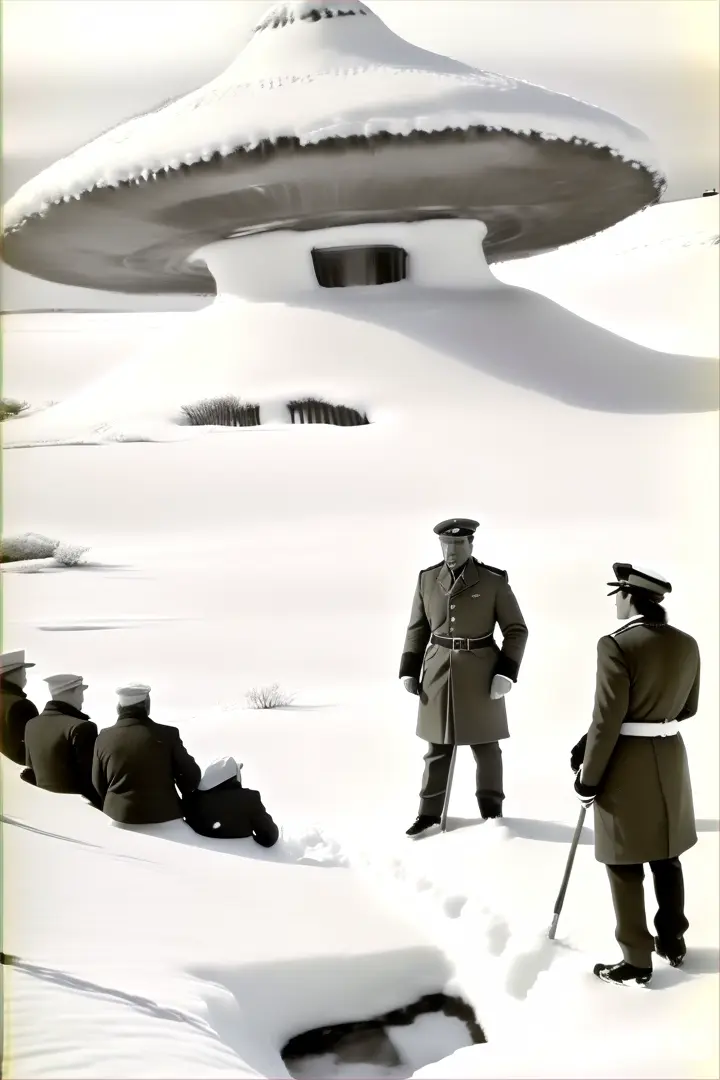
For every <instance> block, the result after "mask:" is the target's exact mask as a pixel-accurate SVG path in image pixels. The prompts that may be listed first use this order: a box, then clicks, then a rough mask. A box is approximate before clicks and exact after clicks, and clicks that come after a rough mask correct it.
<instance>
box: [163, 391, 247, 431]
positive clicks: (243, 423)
mask: <svg viewBox="0 0 720 1080" xmlns="http://www.w3.org/2000/svg"><path fill="white" fill-rule="evenodd" d="M181 412H182V414H183V416H185V417H186V419H187V421H188V423H189V424H192V425H194V426H196V427H200V426H209V425H214V426H218V427H257V426H258V425H259V423H260V406H259V405H248V404H247V403H246V402H243V401H241V400H240V398H238V397H233V396H232V395H228V396H227V397H217V398H206V399H204V400H203V401H196V402H195V404H194V405H183V406H182V409H181Z"/></svg>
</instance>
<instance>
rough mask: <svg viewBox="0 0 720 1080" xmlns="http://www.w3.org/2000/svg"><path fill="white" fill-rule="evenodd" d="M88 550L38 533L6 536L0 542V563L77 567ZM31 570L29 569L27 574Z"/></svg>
mask: <svg viewBox="0 0 720 1080" xmlns="http://www.w3.org/2000/svg"><path fill="white" fill-rule="evenodd" d="M88 550H89V549H88V548H86V547H81V546H80V545H79V544H65V543H62V542H61V541H60V540H51V539H50V537H49V536H40V534H39V533H24V534H23V535H22V536H8V537H6V538H5V539H4V540H2V541H1V542H0V562H2V563H21V562H31V561H35V562H41V561H45V562H47V561H48V560H52V561H53V562H54V563H55V565H57V566H77V565H78V564H79V563H80V561H81V560H82V557H83V555H84V554H85V553H86V552H87V551H88ZM30 569H31V568H29V570H28V572H29V571H30Z"/></svg>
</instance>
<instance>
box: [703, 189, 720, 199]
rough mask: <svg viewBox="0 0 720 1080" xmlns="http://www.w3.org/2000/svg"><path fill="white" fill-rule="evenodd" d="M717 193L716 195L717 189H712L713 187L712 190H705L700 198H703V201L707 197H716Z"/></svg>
mask: <svg viewBox="0 0 720 1080" xmlns="http://www.w3.org/2000/svg"><path fill="white" fill-rule="evenodd" d="M717 193H718V192H717V188H714V187H713V188H705V190H704V191H703V193H702V197H703V199H706V198H707V197H708V195H717Z"/></svg>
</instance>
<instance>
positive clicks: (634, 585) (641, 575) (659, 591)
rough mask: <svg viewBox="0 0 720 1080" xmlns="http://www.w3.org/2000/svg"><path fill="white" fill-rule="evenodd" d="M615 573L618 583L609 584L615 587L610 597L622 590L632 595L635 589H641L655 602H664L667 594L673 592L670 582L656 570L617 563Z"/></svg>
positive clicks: (609, 594)
mask: <svg viewBox="0 0 720 1080" xmlns="http://www.w3.org/2000/svg"><path fill="white" fill-rule="evenodd" d="M613 573H614V574H615V577H616V578H617V581H608V582H607V584H608V585H612V586H614V588H613V589H612V591H611V592H609V593H608V596H614V595H615V593H617V592H620V590H621V589H624V590H625V591H626V592H629V593H632V592H633V590H634V589H640V590H641V591H642V592H644V593H648V594H650V595H651V596H652V598H653V599H654V600H662V598H663V597H664V596H665V593H670V592H672V585H671V584H670V582H669V581H667V580H666V579H665V578H664V577H662V576H661V575H660V574H657V573H656V572H655V571H654V570H641V569H640V567H639V566H633V565H632V563H624V562H616V563H613Z"/></svg>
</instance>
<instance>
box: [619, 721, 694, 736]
mask: <svg viewBox="0 0 720 1080" xmlns="http://www.w3.org/2000/svg"><path fill="white" fill-rule="evenodd" d="M679 731H680V721H679V720H626V721H625V723H624V724H623V725H622V727H621V728H620V734H621V735H640V736H642V737H644V738H649V739H666V738H667V737H668V736H669V735H677V734H678V733H679Z"/></svg>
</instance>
